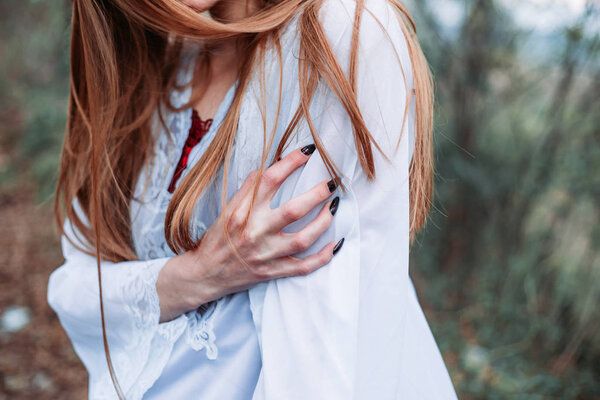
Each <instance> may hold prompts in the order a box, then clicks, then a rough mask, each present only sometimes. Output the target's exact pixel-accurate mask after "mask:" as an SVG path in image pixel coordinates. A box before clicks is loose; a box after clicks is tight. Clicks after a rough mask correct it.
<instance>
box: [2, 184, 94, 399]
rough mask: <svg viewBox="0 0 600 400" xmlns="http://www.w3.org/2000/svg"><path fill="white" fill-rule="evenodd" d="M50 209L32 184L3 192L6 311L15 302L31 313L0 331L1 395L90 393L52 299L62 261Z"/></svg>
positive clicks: (76, 396)
mask: <svg viewBox="0 0 600 400" xmlns="http://www.w3.org/2000/svg"><path fill="white" fill-rule="evenodd" d="M50 208H51V207H50V205H49V204H46V205H43V206H36V205H35V203H34V201H33V196H32V192H31V191H28V190H26V189H25V190H23V189H20V190H17V191H15V190H11V191H10V192H0V315H2V314H3V313H4V312H5V311H6V309H7V307H10V306H23V307H27V308H28V309H29V310H30V315H31V320H30V322H29V324H28V325H26V326H25V327H24V328H22V329H21V330H19V331H17V332H13V333H7V332H0V400H4V399H11V400H20V399H39V400H44V399H61V400H62V399H65V400H70V399H85V398H87V373H86V371H85V369H84V367H83V365H82V364H81V362H80V361H79V359H78V357H77V355H76V354H75V352H74V351H73V348H72V346H71V343H70V342H69V339H68V338H67V336H66V334H65V332H64V330H63V329H62V327H61V325H60V323H59V321H58V319H57V317H56V315H55V314H54V312H53V311H52V309H51V308H50V307H49V306H48V303H47V302H46V285H47V282H48V277H49V275H50V273H51V272H52V270H54V269H55V268H56V267H57V266H59V265H60V264H61V262H62V256H61V252H60V247H59V241H58V234H57V230H56V228H55V224H54V220H53V216H52V213H51V210H50Z"/></svg>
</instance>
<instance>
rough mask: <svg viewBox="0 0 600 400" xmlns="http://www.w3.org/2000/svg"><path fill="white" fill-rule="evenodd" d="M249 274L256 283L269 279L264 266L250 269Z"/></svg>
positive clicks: (269, 274)
mask: <svg viewBox="0 0 600 400" xmlns="http://www.w3.org/2000/svg"><path fill="white" fill-rule="evenodd" d="M251 272H252V275H253V277H254V278H255V279H256V280H257V281H265V280H267V279H270V278H271V273H270V270H269V269H268V268H267V267H265V266H264V265H256V266H254V267H252V270H251Z"/></svg>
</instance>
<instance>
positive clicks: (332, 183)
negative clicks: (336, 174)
mask: <svg viewBox="0 0 600 400" xmlns="http://www.w3.org/2000/svg"><path fill="white" fill-rule="evenodd" d="M337 186H338V185H337V182H336V181H335V179H332V180H330V181H329V182H327V188H328V189H329V193H333V192H335V189H337Z"/></svg>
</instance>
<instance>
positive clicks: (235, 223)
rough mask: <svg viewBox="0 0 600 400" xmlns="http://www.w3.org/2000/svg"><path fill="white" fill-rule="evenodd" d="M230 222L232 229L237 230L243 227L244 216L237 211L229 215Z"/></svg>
mask: <svg viewBox="0 0 600 400" xmlns="http://www.w3.org/2000/svg"><path fill="white" fill-rule="evenodd" d="M228 221H229V222H228V224H229V227H230V229H235V230H237V229H239V227H240V226H242V224H243V222H244V216H243V215H242V213H241V212H240V211H239V210H235V211H233V212H232V213H231V214H230V215H229V218H228Z"/></svg>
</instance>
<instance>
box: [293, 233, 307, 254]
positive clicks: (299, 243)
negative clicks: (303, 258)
mask: <svg viewBox="0 0 600 400" xmlns="http://www.w3.org/2000/svg"><path fill="white" fill-rule="evenodd" d="M309 246H310V238H309V237H308V236H306V235H304V234H300V233H299V234H296V235H295V236H294V238H293V239H292V249H293V250H294V251H302V250H306V249H307V248H308V247H309Z"/></svg>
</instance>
